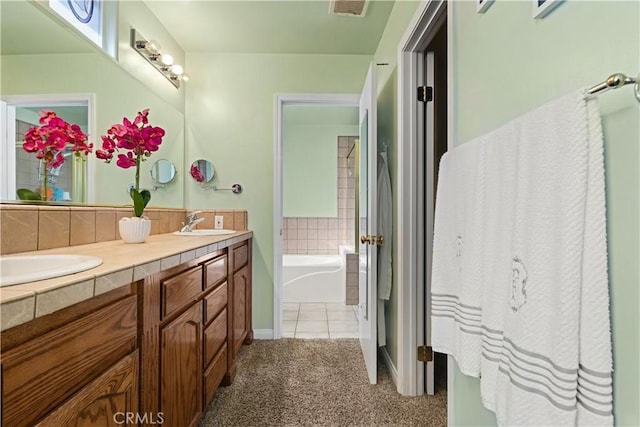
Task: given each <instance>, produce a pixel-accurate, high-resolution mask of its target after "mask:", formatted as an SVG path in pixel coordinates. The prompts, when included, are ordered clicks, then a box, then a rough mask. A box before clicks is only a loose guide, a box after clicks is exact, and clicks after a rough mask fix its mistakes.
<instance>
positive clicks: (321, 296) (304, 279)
mask: <svg viewBox="0 0 640 427" xmlns="http://www.w3.org/2000/svg"><path fill="white" fill-rule="evenodd" d="M345 273H346V272H345V266H344V262H343V257H342V256H341V255H283V256H282V291H283V292H282V295H283V296H282V301H283V302H331V303H344V302H345V277H346V274H345Z"/></svg>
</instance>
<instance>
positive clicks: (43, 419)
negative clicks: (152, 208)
mask: <svg viewBox="0 0 640 427" xmlns="http://www.w3.org/2000/svg"><path fill="white" fill-rule="evenodd" d="M251 239H252V233H251V232H247V231H240V232H236V233H235V234H233V235H229V236H197V237H179V236H172V235H169V234H160V235H155V236H151V237H150V238H149V241H148V242H147V243H145V244H144V246H143V245H125V244H123V243H122V242H118V241H114V242H103V243H96V244H92V245H83V246H76V247H70V248H61V249H58V250H50V251H46V252H49V253H51V252H55V251H59V252H66V253H69V252H70V251H75V252H76V253H77V252H83V253H87V254H92V253H101V254H102V257H103V260H104V263H103V265H102V266H100V267H98V268H97V269H94V270H95V271H94V272H93V273H92V272H91V270H89V271H88V272H85V273H84V274H85V275H91V274H93V279H92V280H84V281H81V282H78V284H77V285H73V286H76V287H73V286H64V288H67V290H68V291H69V292H68V293H69V296H70V298H71V300H70V301H73V296H72V295H71V294H74V295H77V294H78V293H82V289H81V287H87V288H88V287H91V295H92V296H90V297H89V298H86V299H83V300H82V301H79V302H75V303H72V304H71V305H68V306H65V307H62V308H59V309H56V310H54V311H51V312H49V313H46V312H42V313H41V315H38V313H39V310H43V309H41V308H39V306H38V300H37V298H38V296H39V295H40V294H38V292H36V295H35V298H36V301H35V302H34V304H33V306H29V305H25V306H24V307H25V310H29V309H31V310H33V312H35V316H34V318H33V319H32V320H30V321H27V322H23V323H21V324H18V325H16V326H13V327H10V328H8V329H5V330H3V331H2V341H1V352H2V353H1V359H0V361H1V365H2V377H1V379H2V425H3V426H32V425H39V426H56V427H58V426H63V425H91V426H103V425H104V426H107V425H155V424H163V425H166V426H177V427H182V426H195V425H197V424H198V422H199V420H200V418H201V416H202V413H203V411H204V409H205V408H206V406H207V404H208V403H209V402H210V401H211V399H212V398H213V396H214V394H215V392H216V390H217V388H218V387H219V386H220V385H221V384H222V385H229V384H231V383H232V382H233V379H234V375H235V371H236V366H235V358H236V355H237V352H238V351H239V349H240V347H241V346H242V344H250V343H251V341H252V339H253V331H252V326H251V249H252V241H251ZM143 249H144V251H142V250H143ZM141 252H146V253H141ZM102 273H104V274H102ZM79 274H83V273H79ZM127 274H130V276H127ZM87 277H89V276H87ZM116 277H120V281H122V277H125V278H126V277H129V278H130V279H129V280H128V283H126V284H123V285H114V283H116V282H117V281H116ZM55 280H59V281H60V280H61V278H58V279H49V281H50V282H51V283H53V281H55ZM65 280H66V281H67V282H68V281H69V279H68V278H67V279H64V280H62V281H61V283H63V284H64V283H65ZM42 282H45V281H42ZM37 283H38V282H33V283H31V284H25V285H16V286H12V287H10V288H3V289H5V290H6V289H11V291H9V293H11V292H13V293H16V294H18V293H19V292H21V290H23V291H25V292H27V290H28V289H32V288H34V286H37ZM105 283H110V284H111V285H105ZM34 284H35V285H34ZM30 287H31V288H30ZM52 289H54V290H55V289H56V288H55V286H53V285H52ZM50 292H52V291H48V292H42V298H43V301H45V296H46V294H47V293H50ZM4 302H5V301H3V306H2V308H4V307H5V304H4ZM7 308H9V309H10V310H14V311H15V307H14V308H11V307H9V306H8V305H7ZM3 320H4V319H3Z"/></svg>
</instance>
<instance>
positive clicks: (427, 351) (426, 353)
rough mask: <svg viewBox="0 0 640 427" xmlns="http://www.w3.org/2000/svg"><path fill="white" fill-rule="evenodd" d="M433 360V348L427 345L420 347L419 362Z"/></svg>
mask: <svg viewBox="0 0 640 427" xmlns="http://www.w3.org/2000/svg"><path fill="white" fill-rule="evenodd" d="M432 360H433V349H432V348H431V347H427V346H426V345H421V346H420V347H418V362H431V361H432Z"/></svg>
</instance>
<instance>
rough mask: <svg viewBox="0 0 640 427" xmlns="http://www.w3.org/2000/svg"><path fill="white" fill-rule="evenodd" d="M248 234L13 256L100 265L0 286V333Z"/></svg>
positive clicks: (153, 239)
mask: <svg viewBox="0 0 640 427" xmlns="http://www.w3.org/2000/svg"><path fill="white" fill-rule="evenodd" d="M252 236H253V232H252V231H237V232H235V233H234V234H226V235H221V236H174V235H173V234H156V235H153V236H149V238H148V239H147V241H146V242H145V243H141V244H126V243H124V242H123V241H122V240H113V241H109V242H102V243H92V244H88V245H80V246H68V247H64V248H57V249H48V250H43V251H34V252H23V253H19V254H14V255H16V256H19V255H43V254H74V255H93V256H98V257H100V258H102V264H101V265H99V266H98V267H95V268H92V269H90V270H85V271H82V272H79V273H75V274H69V275H67V276H62V277H55V278H52V279H46V280H39V281H36V282H30V283H22V284H19V285H11V286H5V287H0V331H4V330H6V329H9V328H11V327H13V326H16V325H19V324H22V323H26V322H28V321H30V320H33V319H34V318H36V317H40V316H44V315H46V314H49V313H53V312H54V311H56V310H60V309H62V308H64V307H68V306H70V305H73V304H76V303H78V302H80V301H83V300H86V299H89V298H92V297H94V296H97V295H100V294H103V293H105V292H108V291H110V290H112V289H116V288H118V287H120V286H124V285H128V284H130V283H132V282H134V281H136V280H140V279H142V278H143V277H146V276H149V275H152V274H155V273H158V272H160V271H163V270H166V269H168V268H171V267H173V266H175V265H178V264H181V263H184V262H187V261H190V260H192V259H194V258H198V257H201V256H204V255H206V254H208V253H211V252H215V251H217V250H219V249H222V248H226V247H227V246H231V245H234V244H236V243H238V242H241V241H244V240H247V239H250V238H251V237H252ZM11 256H12V255H7V257H11Z"/></svg>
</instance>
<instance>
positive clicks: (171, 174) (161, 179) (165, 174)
mask: <svg viewBox="0 0 640 427" xmlns="http://www.w3.org/2000/svg"><path fill="white" fill-rule="evenodd" d="M175 177H176V167H175V165H174V164H173V162H171V160H167V159H160V160H156V162H155V163H154V164H153V165H152V166H151V178H152V179H153V180H154V181H155V182H156V183H157V184H168V183H170V182H171V181H173V179H174V178H175Z"/></svg>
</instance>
